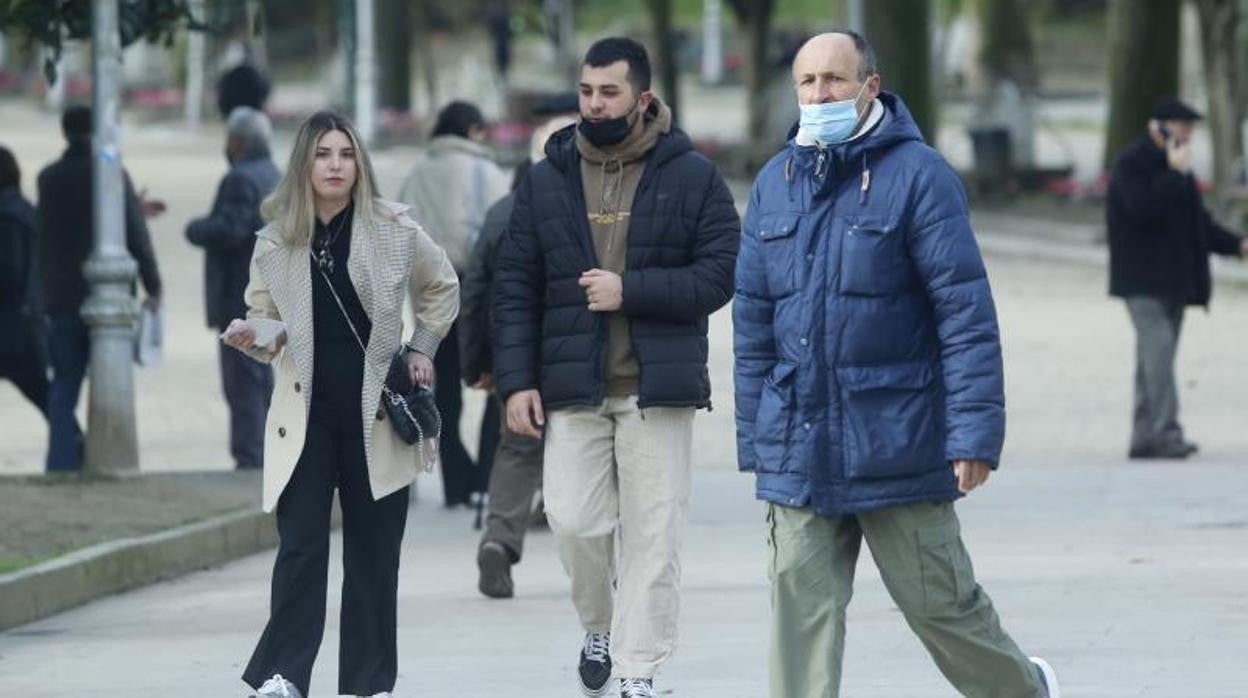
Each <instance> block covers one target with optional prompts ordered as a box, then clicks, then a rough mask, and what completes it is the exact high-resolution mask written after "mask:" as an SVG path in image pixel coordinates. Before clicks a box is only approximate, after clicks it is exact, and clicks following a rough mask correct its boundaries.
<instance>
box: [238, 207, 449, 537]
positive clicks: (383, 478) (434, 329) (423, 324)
mask: <svg viewBox="0 0 1248 698" xmlns="http://www.w3.org/2000/svg"><path fill="white" fill-rule="evenodd" d="M407 210H408V206H405V205H403V204H396V203H391V202H388V201H383V200H381V199H378V200H376V202H375V208H374V211H376V213H375V215H374V219H375V223H374V224H373V225H371V226H370V225H369V224H368V223H366V222H364V221H362V220H361V219H362V216H360V215H356V216H354V217H353V219H352V225H351V254H350V257H349V258H348V260H347V272H348V275H349V276H350V277H351V283H352V285H353V286H354V287H355V291H356V293H357V294H358V295H359V297H360V304H361V305H362V306H363V307H364V312H365V313H367V314H368V317H369V320H371V321H372V323H373V330H372V334H370V335H369V340H368V351H367V353H366V354H365V357H364V391H363V394H362V395H361V403H360V419H361V420H363V424H364V451H365V457H366V459H367V463H368V476H369V483H370V485H371V488H372V492H373V498H374V499H381V498H382V497H384V496H386V495H388V494H391V493H393V492H396V491H398V490H400V489H402V488H403V487H405V486H407V485H409V484H411V482H412V481H413V480H415V479H416V474H417V472H418V471H419V470H420V467H421V463H420V462H419V460H420V457H421V456H420V454H419V449H417V448H415V447H413V446H409V445H407V444H406V443H404V442H403V441H402V440H401V439H400V438H399V437H398V436H397V435H396V434H395V432H394V429H393V428H392V427H391V426H390V423H389V417H388V416H387V415H386V413H385V410H383V409H382V407H381V386H382V383H383V382H384V381H385V378H386V371H387V370H388V369H389V367H390V359H391V357H392V356H393V355H394V352H395V351H397V350H398V349H399V346H400V345H401V343H402V342H401V336H402V332H403V319H402V316H403V301H404V296H405V295H406V294H407V291H408V287H409V286H410V287H411V296H412V303H413V308H412V310H413V314H414V316H415V319H416V326H415V327H414V328H413V329H412V334H411V337H410V339H409V340H408V342H407V344H408V346H410V347H412V348H413V349H415V350H417V351H419V352H421V353H422V354H425V355H426V356H429V357H432V356H433V355H434V352H436V351H437V348H438V344H439V343H440V342H441V341H442V338H443V337H444V336H446V333H447V332H448V331H450V327H451V323H452V322H453V321H454V320H455V316H456V314H457V313H458V312H459V280H458V279H457V278H456V276H455V272H454V271H453V270H452V269H451V264H450V262H448V261H447V258H446V253H445V252H443V250H442V248H440V247H438V245H437V244H436V243H434V242H433V240H432V239H431V238H430V237H429V235H428V234H427V233H425V231H424V230H423V229H422V228H421V227H420V225H418V224H417V223H416V222H415V221H413V220H412V219H411V218H409V217H408V216H407V215H406V214H405V212H406V211H407ZM256 235H257V237H258V238H259V239H258V240H257V241H256V249H255V252H254V253H253V255H252V260H251V280H250V282H249V283H248V285H247V290H246V292H245V294H246V300H247V307H248V310H247V317H248V318H268V319H272V320H281V321H284V322H285V323H286V333H287V337H286V339H285V341H284V342H283V341H280V340H279V342H278V346H277V348H276V350H274V351H268V352H266V351H251V352H248V353H249V355H251V356H252V358H255V359H256V360H258V361H262V362H265V363H272V364H273V365H275V366H276V371H275V374H276V375H275V383H274V388H273V400H272V404H271V405H270V407H269V417H268V421H267V423H266V425H265V436H264V502H263V507H264V510H265V511H266V512H271V511H273V510H274V509H275V508H276V507H277V502H278V499H279V498H280V497H281V495H282V490H283V489H284V488H285V487H286V483H287V482H289V481H290V477H291V475H292V474H293V473H294V471H295V463H296V462H297V461H298V460H299V456H300V454H301V453H302V452H303V441H304V437H305V435H306V433H307V423H308V411H309V407H310V405H311V398H312V390H313V385H312V268H311V263H310V259H309V250H308V247H306V246H303V245H301V246H297V247H293V246H290V245H289V244H286V243H285V242H283V241H282V240H281V238H280V236H279V234H278V232H277V231H276V230H273V229H272V226H271V225H270V226H265V227H264V228H262V229H261V230H260V231H259V232H258V233H256ZM458 378H459V377H458V376H449V377H447V378H446V379H447V380H458Z"/></svg>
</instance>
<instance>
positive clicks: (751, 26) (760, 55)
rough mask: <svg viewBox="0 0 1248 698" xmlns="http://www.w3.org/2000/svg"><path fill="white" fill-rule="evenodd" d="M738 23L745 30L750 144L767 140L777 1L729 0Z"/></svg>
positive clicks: (747, 130)
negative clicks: (773, 31)
mask: <svg viewBox="0 0 1248 698" xmlns="http://www.w3.org/2000/svg"><path fill="white" fill-rule="evenodd" d="M728 4H729V5H730V6H731V7H732V10H733V14H735V15H736V16H737V23H738V25H739V26H740V27H741V29H743V30H744V31H745V35H746V36H745V90H746V97H745V98H746V103H747V105H748V109H749V111H748V114H749V116H748V122H747V126H746V132H747V135H748V137H749V140H750V143H753V144H760V143H764V142H765V141H766V140H767V137H768V134H767V109H768V107H769V106H770V105H769V104H768V102H767V98H766V94H767V78H768V76H769V75H770V73H771V71H770V65H771V63H770V60H769V59H770V56H769V55H768V51H767V48H768V45H769V43H770V42H769V38H770V35H771V19H772V14H773V13H774V11H775V9H776V3H775V0H729V2H728Z"/></svg>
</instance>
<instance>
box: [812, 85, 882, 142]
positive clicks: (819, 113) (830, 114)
mask: <svg viewBox="0 0 1248 698" xmlns="http://www.w3.org/2000/svg"><path fill="white" fill-rule="evenodd" d="M866 89H867V83H866V82H863V83H862V87H860V88H859V89H858V94H857V95H856V96H854V97H853V98H852V99H843V100H841V101H839V102H823V103H820V104H802V105H800V107H799V108H800V109H801V112H802V117H801V121H800V122H799V124H798V126H799V128H801V130H802V132H803V133H805V134H806V135H807V136H809V137H811V138H813V139H815V140H816V141H818V142H820V143H823V144H830V143H840V142H841V141H843V140H845V139H847V138H849V137H850V136H852V135H853V133H854V126H856V125H857V124H858V109H857V105H858V98H859V97H862V93H863V91H864V90H866Z"/></svg>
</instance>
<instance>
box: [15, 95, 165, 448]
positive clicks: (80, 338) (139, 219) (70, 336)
mask: <svg viewBox="0 0 1248 698" xmlns="http://www.w3.org/2000/svg"><path fill="white" fill-rule="evenodd" d="M61 129H62V130H63V131H64V133H65V139H66V140H67V141H69V147H68V148H66V149H65V154H64V155H62V156H61V159H59V160H57V161H56V162H54V163H52V164H51V165H48V166H47V167H46V168H44V169H43V171H42V172H40V173H39V202H38V204H37V209H36V211H37V215H36V230H37V238H38V249H39V273H40V277H41V279H42V294H43V296H42V298H43V302H44V307H45V312H46V313H47V316H48V323H49V334H48V353H49V358H50V359H51V363H52V385H51V388H50V390H49V394H48V421H49V432H50V433H49V438H48V460H47V465H48V470H49V471H72V470H79V469H81V468H82V446H83V437H82V430H81V428H80V427H79V426H78V420H77V418H76V417H75V416H74V408H75V407H76V406H77V404H78V394H79V392H80V391H81V389H82V380H83V378H84V377H85V376H86V372H87V364H88V362H89V360H90V358H91V336H90V333H89V331H88V328H87V323H86V322H85V321H84V320H83V319H82V315H81V314H80V311H81V309H82V303H83V301H85V300H86V298H87V294H88V293H89V291H90V288H89V286H88V284H87V279H86V276H85V275H84V274H83V271H82V265H83V264H84V263H85V262H86V261H87V257H88V256H90V254H91V249H92V246H93V244H94V241H95V221H94V218H93V212H94V210H95V207H94V205H93V198H92V184H91V171H92V164H91V109H90V107H70V108H69V109H67V110H65V113H64V115H62V117H61ZM123 174H124V171H123ZM124 180H125V200H126V201H125V206H126V212H125V215H126V247H127V249H128V250H129V252H130V256H132V257H134V260H135V261H136V262H138V265H139V278H140V280H141V281H142V282H143V289H144V290H145V291H146V292H147V300H146V302H147V303H148V304H150V305H159V303H160V292H161V283H160V272H159V271H158V270H157V268H156V254H155V252H153V251H152V240H151V236H150V235H149V234H148V230H147V223H146V222H145V221H144V219H143V217H144V215H145V208H146V207H145V202H144V201H142V200H141V199H140V198H139V197H138V196H137V195H136V194H135V193H134V187H133V185H131V183H130V177H129V175H125V176H124ZM156 210H159V209H154V210H153V211H154V212H155V211H156Z"/></svg>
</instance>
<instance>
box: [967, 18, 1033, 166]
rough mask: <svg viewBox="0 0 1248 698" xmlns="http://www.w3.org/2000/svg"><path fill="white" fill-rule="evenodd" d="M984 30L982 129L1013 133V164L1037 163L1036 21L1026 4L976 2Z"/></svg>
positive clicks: (979, 56) (979, 118) (981, 33)
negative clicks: (1032, 24) (1033, 30)
mask: <svg viewBox="0 0 1248 698" xmlns="http://www.w3.org/2000/svg"><path fill="white" fill-rule="evenodd" d="M974 10H975V13H976V18H977V20H978V24H979V27H980V31H979V36H980V42H979V43H980V46H979V51H978V54H977V55H976V61H977V63H978V67H979V72H980V74H981V75H983V77H984V80H983V83H984V84H983V85H981V86H980V89H981V91H980V95H979V99H978V100H977V102H978V103H977V108H976V111H977V114H976V119H975V120H976V122H978V125H979V126H980V127H1004V128H1006V129H1007V130H1008V131H1009V132H1010V145H1011V156H1012V157H1011V160H1012V161H1013V164H1014V165H1019V166H1022V167H1030V166H1031V165H1033V164H1034V163H1035V114H1034V111H1035V109H1034V104H1035V94H1036V88H1037V87H1038V86H1039V83H1040V77H1039V71H1038V69H1037V67H1036V55H1035V48H1034V44H1033V42H1032V38H1031V28H1030V23H1029V20H1030V17H1029V16H1028V13H1027V4H1026V3H1025V2H1023V0H976V2H975V7H974Z"/></svg>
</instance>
